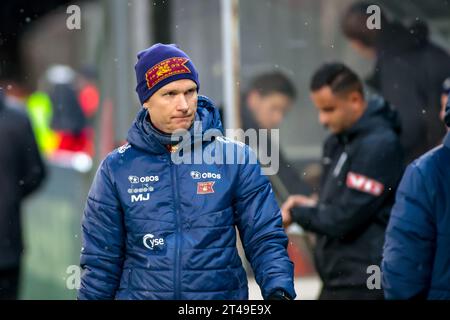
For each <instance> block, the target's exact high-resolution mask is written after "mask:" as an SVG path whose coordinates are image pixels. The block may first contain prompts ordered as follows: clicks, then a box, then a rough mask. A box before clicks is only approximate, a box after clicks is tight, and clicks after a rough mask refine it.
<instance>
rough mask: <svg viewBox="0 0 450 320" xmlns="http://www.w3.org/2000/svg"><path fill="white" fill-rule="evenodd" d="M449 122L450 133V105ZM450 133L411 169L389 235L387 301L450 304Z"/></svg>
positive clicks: (399, 193)
mask: <svg viewBox="0 0 450 320" xmlns="http://www.w3.org/2000/svg"><path fill="white" fill-rule="evenodd" d="M444 121H445V123H446V125H447V127H450V100H448V101H447V105H446V109H445V116H444ZM449 234H450V132H449V133H447V135H446V137H445V138H444V143H443V145H441V146H439V147H436V148H435V149H433V150H431V151H429V152H428V153H426V154H425V155H423V156H422V157H420V158H419V159H417V160H416V161H414V162H413V163H412V164H411V165H409V167H408V168H407V170H406V172H405V174H404V176H403V179H402V182H401V183H400V186H399V189H398V190H397V195H396V202H395V206H394V207H393V209H392V214H391V218H390V221H389V225H388V229H387V232H386V241H385V245H384V255H383V262H382V269H383V272H382V274H383V281H382V283H383V288H384V293H385V296H386V298H387V299H414V298H422V299H432V300H435V299H445V300H450V269H449V268H448V266H449V265H450V251H449V250H448V246H449V244H450V238H449V236H448V235H449Z"/></svg>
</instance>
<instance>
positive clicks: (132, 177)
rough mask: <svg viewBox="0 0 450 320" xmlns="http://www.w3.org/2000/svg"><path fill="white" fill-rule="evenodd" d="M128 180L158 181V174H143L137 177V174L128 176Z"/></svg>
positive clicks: (133, 181) (135, 181)
mask: <svg viewBox="0 0 450 320" xmlns="http://www.w3.org/2000/svg"><path fill="white" fill-rule="evenodd" d="M128 181H130V183H132V184H135V183H139V182H140V183H146V182H157V181H159V176H145V177H138V176H129V177H128Z"/></svg>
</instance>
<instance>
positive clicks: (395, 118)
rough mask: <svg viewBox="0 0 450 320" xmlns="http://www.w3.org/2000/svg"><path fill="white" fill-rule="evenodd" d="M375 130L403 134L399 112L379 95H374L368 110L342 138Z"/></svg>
mask: <svg viewBox="0 0 450 320" xmlns="http://www.w3.org/2000/svg"><path fill="white" fill-rule="evenodd" d="M374 128H385V129H390V130H392V131H394V132H395V133H396V134H397V135H400V132H401V122H400V117H399V115H398V112H397V111H396V110H395V109H393V108H392V107H391V105H390V104H389V103H388V102H387V101H386V100H384V99H383V98H382V97H381V96H379V95H373V96H372V97H371V98H370V99H369V101H368V103H367V109H366V111H365V112H364V114H363V115H362V117H361V118H360V119H359V120H358V121H357V122H356V123H355V124H354V125H353V126H352V127H351V128H350V129H348V130H346V131H345V132H343V133H341V134H340V136H347V137H348V138H351V137H352V136H354V135H356V134H360V133H363V132H366V131H371V130H374Z"/></svg>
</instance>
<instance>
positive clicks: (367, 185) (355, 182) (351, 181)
mask: <svg viewBox="0 0 450 320" xmlns="http://www.w3.org/2000/svg"><path fill="white" fill-rule="evenodd" d="M346 184H347V187H348V188H350V189H355V190H358V191H361V192H365V193H368V194H371V195H374V196H376V197H378V196H379V195H381V194H382V193H383V190H384V185H383V184H382V183H380V182H378V181H376V180H373V179H370V178H368V177H366V176H363V175H362V174H358V173H354V172H351V171H350V172H349V173H348V174H347V183H346Z"/></svg>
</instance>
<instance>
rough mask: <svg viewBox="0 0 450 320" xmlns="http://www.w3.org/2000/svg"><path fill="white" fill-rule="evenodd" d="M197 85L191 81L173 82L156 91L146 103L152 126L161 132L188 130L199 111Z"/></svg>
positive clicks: (145, 106)
mask: <svg viewBox="0 0 450 320" xmlns="http://www.w3.org/2000/svg"><path fill="white" fill-rule="evenodd" d="M197 99H198V96H197V85H196V84H195V82H194V81H192V80H189V79H182V80H177V81H173V82H171V83H169V84H167V85H165V86H164V87H162V88H160V89H159V90H158V91H156V92H155V93H154V94H153V95H152V96H151V97H150V99H148V100H147V101H146V102H145V103H144V108H146V109H147V110H148V112H149V114H150V118H151V121H152V124H153V125H154V126H155V127H156V128H157V129H158V130H160V131H162V132H165V133H173V132H174V131H175V130H177V129H185V130H188V129H189V128H190V127H191V125H192V123H193V121H194V118H195V112H196V111H197Z"/></svg>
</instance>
